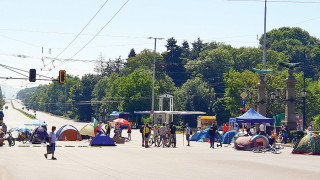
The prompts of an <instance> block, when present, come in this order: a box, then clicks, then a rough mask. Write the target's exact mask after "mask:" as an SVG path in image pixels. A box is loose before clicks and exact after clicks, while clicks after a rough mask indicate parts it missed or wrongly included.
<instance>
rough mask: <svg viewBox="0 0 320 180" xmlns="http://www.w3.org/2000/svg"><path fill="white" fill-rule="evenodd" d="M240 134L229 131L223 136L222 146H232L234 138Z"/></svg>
mask: <svg viewBox="0 0 320 180" xmlns="http://www.w3.org/2000/svg"><path fill="white" fill-rule="evenodd" d="M236 134H238V131H234V130H233V131H228V132H226V133H225V134H224V135H223V136H222V140H221V143H222V144H230V143H231V142H232V139H233V137H234V136H235V135H236Z"/></svg>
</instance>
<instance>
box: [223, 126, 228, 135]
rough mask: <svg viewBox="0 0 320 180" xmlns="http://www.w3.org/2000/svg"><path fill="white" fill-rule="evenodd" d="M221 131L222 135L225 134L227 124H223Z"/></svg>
mask: <svg viewBox="0 0 320 180" xmlns="http://www.w3.org/2000/svg"><path fill="white" fill-rule="evenodd" d="M222 131H223V134H225V133H226V132H227V131H228V126H227V124H223V127H222Z"/></svg>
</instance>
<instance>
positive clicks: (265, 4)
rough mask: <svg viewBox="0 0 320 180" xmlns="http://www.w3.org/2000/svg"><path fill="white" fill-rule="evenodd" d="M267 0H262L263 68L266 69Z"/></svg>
mask: <svg viewBox="0 0 320 180" xmlns="http://www.w3.org/2000/svg"><path fill="white" fill-rule="evenodd" d="M266 31H267V0H265V2H264V35H263V68H262V69H263V70H265V69H266V56H267V55H266V54H267V52H266V41H267V32H266Z"/></svg>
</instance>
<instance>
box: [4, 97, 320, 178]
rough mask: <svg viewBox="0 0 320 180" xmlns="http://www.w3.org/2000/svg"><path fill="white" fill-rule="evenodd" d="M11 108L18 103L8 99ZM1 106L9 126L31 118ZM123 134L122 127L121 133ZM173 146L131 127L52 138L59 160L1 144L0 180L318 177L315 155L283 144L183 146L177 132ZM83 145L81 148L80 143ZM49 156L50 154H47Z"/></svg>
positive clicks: (43, 116) (58, 121)
mask: <svg viewBox="0 0 320 180" xmlns="http://www.w3.org/2000/svg"><path fill="white" fill-rule="evenodd" d="M13 103H14V106H15V107H16V108H21V107H22V105H21V104H19V103H18V102H16V101H13ZM6 105H8V106H9V109H7V110H4V113H5V117H4V122H5V123H6V124H7V126H8V129H10V128H14V127H16V126H21V125H23V124H24V123H25V122H27V121H29V120H30V119H29V118H28V117H26V116H25V115H23V114H22V113H21V112H19V111H17V110H14V109H13V108H12V106H11V103H9V102H7V104H6ZM37 118H38V119H39V120H43V121H45V122H46V123H47V124H48V130H49V131H51V126H52V125H55V126H57V129H59V128H60V127H61V126H62V125H65V124H71V125H74V126H75V127H77V128H78V130H80V129H81V128H82V127H83V126H84V125H85V124H86V123H80V122H74V121H72V120H68V119H63V118H60V117H55V116H52V115H49V114H47V113H42V112H37ZM123 134H124V135H126V132H124V133H123ZM177 140H178V143H177V148H162V147H160V148H158V147H151V148H143V147H141V134H140V133H139V131H138V130H133V133H132V141H130V142H127V143H125V144H120V145H118V146H116V147H90V146H88V145H89V142H88V140H84V141H81V142H57V146H59V147H57V149H56V157H57V159H58V160H49V159H48V160H47V159H45V158H44V156H43V154H44V153H45V151H46V148H45V147H46V145H45V144H42V145H40V147H39V146H37V145H36V146H35V145H32V144H28V147H26V146H22V145H23V144H22V143H20V142H17V143H16V145H15V146H13V147H9V146H8V144H7V141H6V144H5V145H4V146H3V147H0V180H7V179H9V180H21V179H26V180H29V179H30V180H31V179H33V180H43V179H49V180H51V179H52V180H53V179H54V180H62V179H69V180H72V179H77V180H82V179H84V180H88V179H108V180H109V179H149V180H150V179H184V180H186V179H193V180H194V179H223V180H225V179H259V180H264V179H280V178H281V179H292V180H295V179H297V180H298V179H299V180H301V179H303V180H307V179H310V180H311V179H312V180H315V179H319V178H320V163H319V162H320V156H307V155H292V154H291V151H292V148H290V147H286V148H285V149H283V150H282V154H272V153H253V152H247V151H237V150H235V149H234V148H232V145H228V146H224V147H219V148H215V149H210V148H209V144H208V143H196V142H191V147H187V146H185V145H186V144H185V143H186V142H184V146H183V142H182V140H183V136H182V135H180V134H178V135H177ZM79 146H85V147H79ZM49 157H51V156H50V155H49Z"/></svg>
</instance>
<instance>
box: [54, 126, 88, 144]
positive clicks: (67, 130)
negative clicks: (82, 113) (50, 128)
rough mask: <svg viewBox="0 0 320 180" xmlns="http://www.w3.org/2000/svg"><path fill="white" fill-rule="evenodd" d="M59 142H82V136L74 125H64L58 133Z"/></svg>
mask: <svg viewBox="0 0 320 180" xmlns="http://www.w3.org/2000/svg"><path fill="white" fill-rule="evenodd" d="M56 136H57V141H81V140H82V138H81V135H80V133H79V131H78V130H77V128H75V127H74V126H72V125H64V126H62V127H61V128H60V129H59V130H58V131H57V135H56Z"/></svg>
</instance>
